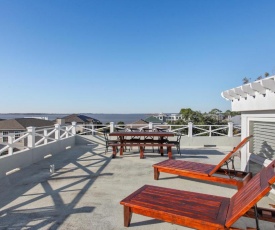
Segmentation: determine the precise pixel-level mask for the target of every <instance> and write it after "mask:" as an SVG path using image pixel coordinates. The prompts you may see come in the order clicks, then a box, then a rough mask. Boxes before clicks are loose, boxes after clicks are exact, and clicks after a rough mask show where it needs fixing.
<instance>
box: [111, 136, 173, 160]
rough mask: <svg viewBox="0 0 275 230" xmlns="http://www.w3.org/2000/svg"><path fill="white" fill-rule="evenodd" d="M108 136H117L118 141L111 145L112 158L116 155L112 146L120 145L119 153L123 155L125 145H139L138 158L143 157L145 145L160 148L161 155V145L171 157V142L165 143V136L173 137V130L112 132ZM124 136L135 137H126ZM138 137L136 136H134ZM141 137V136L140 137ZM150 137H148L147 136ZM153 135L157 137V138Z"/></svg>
mask: <svg viewBox="0 0 275 230" xmlns="http://www.w3.org/2000/svg"><path fill="white" fill-rule="evenodd" d="M109 136H116V137H118V138H119V140H120V143H118V144H115V145H112V146H113V158H115V156H116V151H115V148H114V147H117V146H120V155H123V150H124V147H125V146H137V147H140V158H144V147H145V146H153V147H154V146H156V147H159V148H160V153H161V155H163V147H167V153H168V157H169V158H170V159H171V158H172V146H173V145H171V144H166V143H165V141H166V140H165V139H164V138H165V137H173V136H174V133H173V132H142V131H140V132H136V131H135V132H125V131H123V132H113V133H110V134H109ZM126 137H135V138H133V139H132V138H130V139H127V138H126ZM136 137H138V138H136ZM142 137H143V138H142ZM148 137H150V138H148ZM154 137H158V139H157V140H155V139H154Z"/></svg>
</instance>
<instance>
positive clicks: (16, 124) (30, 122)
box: [0, 118, 55, 130]
mask: <svg viewBox="0 0 275 230" xmlns="http://www.w3.org/2000/svg"><path fill="white" fill-rule="evenodd" d="M54 124H55V122H54V121H48V120H42V119H36V118H16V119H9V120H2V121H0V129H1V130H26V128H27V127H30V126H33V127H45V126H52V125H54Z"/></svg>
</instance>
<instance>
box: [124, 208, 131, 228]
mask: <svg viewBox="0 0 275 230" xmlns="http://www.w3.org/2000/svg"><path fill="white" fill-rule="evenodd" d="M131 219H132V212H131V208H130V207H127V206H124V227H129V226H130V223H131Z"/></svg>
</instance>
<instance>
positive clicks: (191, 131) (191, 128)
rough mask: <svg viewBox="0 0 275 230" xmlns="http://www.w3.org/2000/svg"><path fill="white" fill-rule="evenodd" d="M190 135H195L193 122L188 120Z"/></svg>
mask: <svg viewBox="0 0 275 230" xmlns="http://www.w3.org/2000/svg"><path fill="white" fill-rule="evenodd" d="M188 137H193V123H192V122H188Z"/></svg>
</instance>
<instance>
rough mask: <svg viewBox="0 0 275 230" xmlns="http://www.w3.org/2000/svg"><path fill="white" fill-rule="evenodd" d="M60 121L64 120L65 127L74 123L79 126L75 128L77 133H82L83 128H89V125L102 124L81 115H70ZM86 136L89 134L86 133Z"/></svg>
mask: <svg viewBox="0 0 275 230" xmlns="http://www.w3.org/2000/svg"><path fill="white" fill-rule="evenodd" d="M61 119H62V120H64V123H65V125H71V124H72V122H76V124H77V125H80V126H79V127H78V126H77V127H76V132H77V133H82V132H84V130H85V128H91V126H90V125H92V124H97V125H99V124H102V123H101V122H100V121H99V120H97V119H95V118H92V117H88V116H85V115H81V114H71V115H68V116H65V117H62V118H61ZM85 125H86V126H85ZM86 132H87V130H86ZM86 134H89V133H86Z"/></svg>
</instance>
